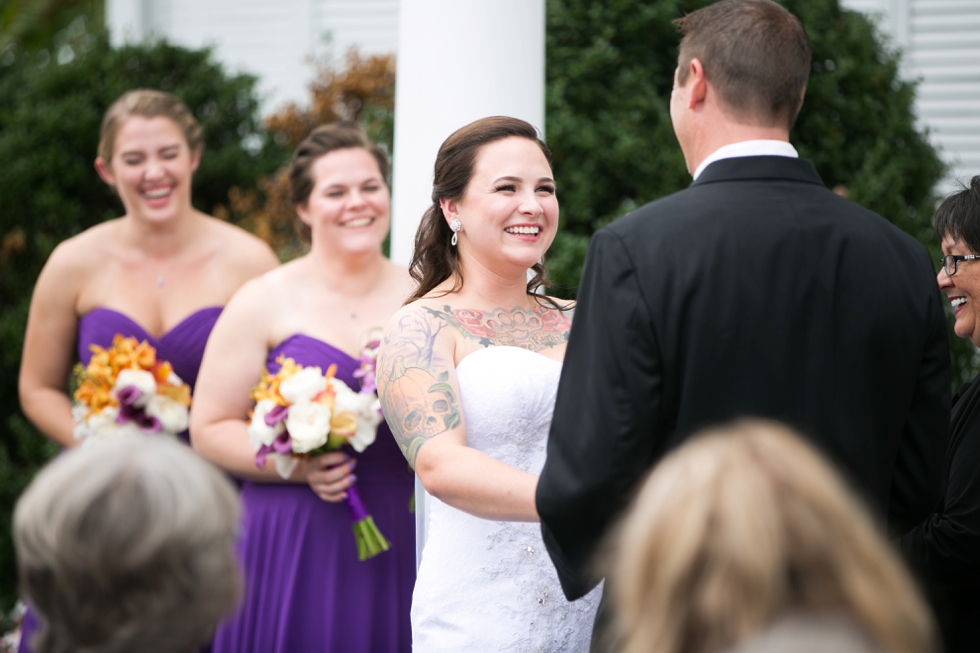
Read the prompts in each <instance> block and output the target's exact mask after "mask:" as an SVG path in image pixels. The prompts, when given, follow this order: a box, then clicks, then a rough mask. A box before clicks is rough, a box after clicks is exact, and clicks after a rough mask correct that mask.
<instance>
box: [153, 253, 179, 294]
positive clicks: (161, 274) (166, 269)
mask: <svg viewBox="0 0 980 653" xmlns="http://www.w3.org/2000/svg"><path fill="white" fill-rule="evenodd" d="M176 262H177V258H176V257H174V258H173V259H171V260H170V263H167V265H165V266H164V267H163V269H162V270H160V271H159V272H157V288H163V280H164V279H163V278H164V275H165V274H167V273H168V272H170V268H172V267H173V266H174V263H176Z"/></svg>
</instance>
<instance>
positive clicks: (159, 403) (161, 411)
mask: <svg viewBox="0 0 980 653" xmlns="http://www.w3.org/2000/svg"><path fill="white" fill-rule="evenodd" d="M145 410H146V414H147V415H149V416H150V417H156V418H157V419H158V420H160V426H161V427H162V428H163V430H164V431H166V432H168V433H173V434H177V433H182V432H183V431H185V430H186V429H187V409H186V408H185V407H184V405H183V404H180V403H178V402H176V401H174V400H173V399H171V398H170V397H165V396H163V395H153V397H152V398H151V399H150V401H149V403H147V404H146V409H145Z"/></svg>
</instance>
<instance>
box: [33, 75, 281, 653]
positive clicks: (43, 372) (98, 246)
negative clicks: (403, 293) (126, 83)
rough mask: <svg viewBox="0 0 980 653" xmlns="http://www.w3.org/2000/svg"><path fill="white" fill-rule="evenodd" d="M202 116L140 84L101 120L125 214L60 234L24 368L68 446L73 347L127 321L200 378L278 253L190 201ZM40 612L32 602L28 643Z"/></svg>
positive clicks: (42, 283)
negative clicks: (227, 318)
mask: <svg viewBox="0 0 980 653" xmlns="http://www.w3.org/2000/svg"><path fill="white" fill-rule="evenodd" d="M201 142H202V138H201V128H200V126H199V125H198V124H197V121H196V120H195V119H194V116H193V114H191V112H190V111H189V110H188V109H187V108H186V107H185V106H184V105H183V104H182V103H181V102H180V101H179V100H178V99H177V98H175V97H174V96H172V95H169V94H167V93H161V92H159V91H149V90H140V91H131V92H129V93H126V94H125V95H123V96H122V97H120V98H119V99H118V100H116V102H115V103H113V105H112V106H111V107H110V108H109V110H108V111H107V112H106V115H105V117H104V119H103V123H102V133H101V137H100V140H99V151H98V158H97V159H96V160H95V167H96V170H97V171H98V173H99V176H100V177H101V178H102V179H103V180H104V181H105V182H106V183H107V184H109V185H111V186H112V187H113V188H114V189H115V190H116V192H117V193H118V195H119V198H120V199H121V200H122V203H123V206H124V208H125V209H126V214H125V215H124V216H123V217H121V218H118V219H115V220H110V221H108V222H104V223H102V224H100V225H97V226H95V227H92V228H91V229H88V230H87V231H85V232H83V233H81V234H79V235H77V236H75V237H73V238H70V239H69V240H66V241H65V242H63V243H61V244H60V245H59V246H58V247H57V248H56V249H55V250H54V252H53V253H52V254H51V257H50V258H49V259H48V262H47V263H46V264H45V266H44V269H43V270H42V272H41V276H40V277H39V278H38V281H37V285H36V286H35V289H34V296H33V298H32V300H31V308H30V314H29V316H28V321H27V333H26V336H25V341H24V352H23V357H22V360H21V369H20V379H19V383H20V400H21V406H22V408H23V410H24V413H25V414H26V415H27V417H28V418H29V419H30V420H31V421H32V422H33V423H34V425H35V426H37V428H38V429H40V430H41V432H42V433H44V434H45V435H46V436H48V437H49V438H51V439H52V440H54V441H55V442H57V443H58V444H60V445H61V446H63V447H73V446H75V445H76V444H77V441H76V440H75V438H74V436H73V435H72V431H73V428H74V423H73V421H72V417H71V399H70V398H69V396H68V394H67V380H68V376H69V373H70V371H71V366H72V363H73V362H74V360H75V356H76V354H77V357H78V359H79V360H81V362H83V363H87V362H88V359H89V358H90V356H91V352H90V349H89V347H90V346H91V345H99V346H101V347H108V346H109V345H111V344H112V338H113V336H115V335H116V334H117V333H118V334H121V335H123V336H132V337H135V338H137V339H140V340H144V339H145V340H148V341H149V342H150V344H152V345H153V346H154V347H156V350H157V357H158V358H159V359H161V360H166V361H169V362H170V363H171V364H172V365H173V367H174V371H175V372H176V373H177V375H178V376H180V378H181V379H183V380H184V381H186V382H187V383H189V384H190V385H191V387H192V389H193V386H194V384H195V381H196V379H197V371H198V367H199V365H200V361H201V357H202V355H203V351H204V345H205V342H206V341H207V338H208V334H209V333H210V331H211V328H212V327H213V326H214V323H215V321H216V320H217V318H218V314H219V313H220V312H221V307H222V306H223V305H224V304H225V303H226V302H227V301H228V299H229V298H230V297H231V295H232V294H233V293H234V292H235V290H237V289H238V287H239V286H241V285H242V284H243V283H244V282H245V281H247V280H249V279H251V278H253V277H255V276H257V275H260V274H262V273H264V272H267V271H268V270H270V269H272V268H273V267H275V266H276V265H277V263H278V261H277V260H276V257H275V255H274V254H273V253H272V250H271V249H269V247H268V246H267V245H266V244H265V243H263V242H262V241H260V240H259V239H257V238H255V237H254V236H251V235H249V234H247V233H246V232H244V231H242V230H241V229H239V228H237V227H233V226H231V225H229V224H227V223H224V222H221V221H219V220H215V219H214V218H211V217H209V216H206V215H204V214H202V213H200V212H198V211H196V210H194V208H193V206H192V205H191V195H190V193H191V179H192V175H193V173H194V170H196V168H197V165H198V162H199V161H200V156H201ZM37 627H38V624H37V620H36V618H35V616H34V614H33V613H32V612H31V611H28V615H27V616H26V617H25V620H24V628H23V631H22V638H21V646H20V651H22V652H23V651H30V650H31V649H30V640H31V637H32V635H33V633H34V632H35V631H36V630H37Z"/></svg>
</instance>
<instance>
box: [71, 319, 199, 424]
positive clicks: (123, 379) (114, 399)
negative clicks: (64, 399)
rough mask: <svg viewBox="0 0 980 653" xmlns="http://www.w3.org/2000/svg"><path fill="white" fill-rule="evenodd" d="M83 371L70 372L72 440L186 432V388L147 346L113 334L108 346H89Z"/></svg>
mask: <svg viewBox="0 0 980 653" xmlns="http://www.w3.org/2000/svg"><path fill="white" fill-rule="evenodd" d="M91 350H92V358H91V360H89V363H88V365H85V366H84V367H83V366H82V365H80V364H79V365H77V366H76V367H75V379H76V384H77V389H76V390H75V403H74V405H73V406H72V417H73V418H74V419H75V431H74V435H75V438H76V439H78V440H87V439H91V438H107V437H116V436H121V435H139V434H147V433H165V434H169V435H177V434H178V433H181V432H183V431H185V430H187V419H188V408H189V407H190V405H191V390H190V387H189V386H188V385H187V384H186V383H184V382H183V381H181V380H180V377H178V376H177V375H176V374H174V371H173V367H171V365H170V363H168V362H166V361H160V360H157V356H156V350H155V349H154V348H153V347H152V346H151V345H150V344H149V343H148V342H147V341H145V340H144V341H142V342H139V341H137V340H136V338H124V337H123V336H121V335H119V334H116V336H115V337H114V338H113V339H112V346H111V347H109V348H108V349H103V348H102V347H99V346H98V345H92V347H91Z"/></svg>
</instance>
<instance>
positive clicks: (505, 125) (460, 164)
mask: <svg viewBox="0 0 980 653" xmlns="http://www.w3.org/2000/svg"><path fill="white" fill-rule="evenodd" d="M514 136H516V137H518V138H526V139H527V140H529V141H533V142H535V143H537V145H538V147H540V148H541V151H542V152H543V153H544V156H545V158H546V159H547V160H548V165H549V166H550V165H551V150H549V149H548V146H547V145H545V143H544V141H542V140H541V139H540V138H539V137H538V132H537V131H536V130H535V129H534V127H533V126H532V125H531V124H530V123H527V122H525V121H523V120H519V119H517V118H508V117H506V116H492V117H490V118H483V119H481V120H477V121H476V122H472V123H470V124H468V125H466V126H465V127H463V128H461V129H458V130H456V131H455V132H453V134H452V135H451V136H450V137H449V138H447V139H446V140H445V142H443V144H442V147H440V148H439V153H438V154H437V155H436V165H435V174H434V175H433V181H432V206H430V207H429V208H428V210H426V212H425V214H424V215H423V216H422V222H421V223H420V224H419V229H418V231H417V232H416V233H415V253H414V254H413V255H412V263H411V265H410V266H409V273H410V274H411V275H412V278H413V279H415V282H416V284H418V286H417V289H416V290H415V292H414V293H413V294H412V296H411V297H409V298H408V301H407V302H406V303H410V302H413V301H415V300H416V299H421V298H422V297H424V296H425V295H427V294H428V293H429V292H431V291H432V290H433V289H434V288H435V287H436V286H438V285H439V284H441V283H442V282H444V281H445V280H446V279H449V278H452V279H453V287H452V288H451V289H450V290H449V291H447V294H448V293H450V292H458V291H459V290H461V289H462V287H463V275H462V270H461V269H460V265H459V250H458V249H456V247H454V246H453V245H452V244H451V242H450V241H451V240H452V237H453V232H452V231H451V230H450V229H449V224H448V223H447V222H446V218H445V216H444V215H443V213H442V206H440V204H439V201H440V200H443V199H446V200H452V201H454V202H458V201H460V200H461V199H463V194H464V193H465V192H466V187H467V186H468V185H469V183H470V179H472V178H473V168H474V166H475V163H476V156H477V154H478V153H479V152H480V149H481V148H482V147H483V146H484V145H487V144H489V143H493V142H495V141H500V140H503V139H505V138H511V137H514ZM531 271H532V272H533V276H532V277H531V279H530V280H529V281H528V282H527V294H529V295H532V296H533V297H534V298H535V299H536V300H539V301H546V302H547V303H549V304H552V302H551V301H550V300H548V299H547V298H546V297H544V296H543V295H540V294H537V293H536V292H535V291H536V290H537V289H538V288H540V287H542V286H544V285H545V280H546V277H545V269H544V261H543V260H541V261H538V262H537V263H535V264H534V265H533V266H532V267H531ZM556 308H557V307H556Z"/></svg>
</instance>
